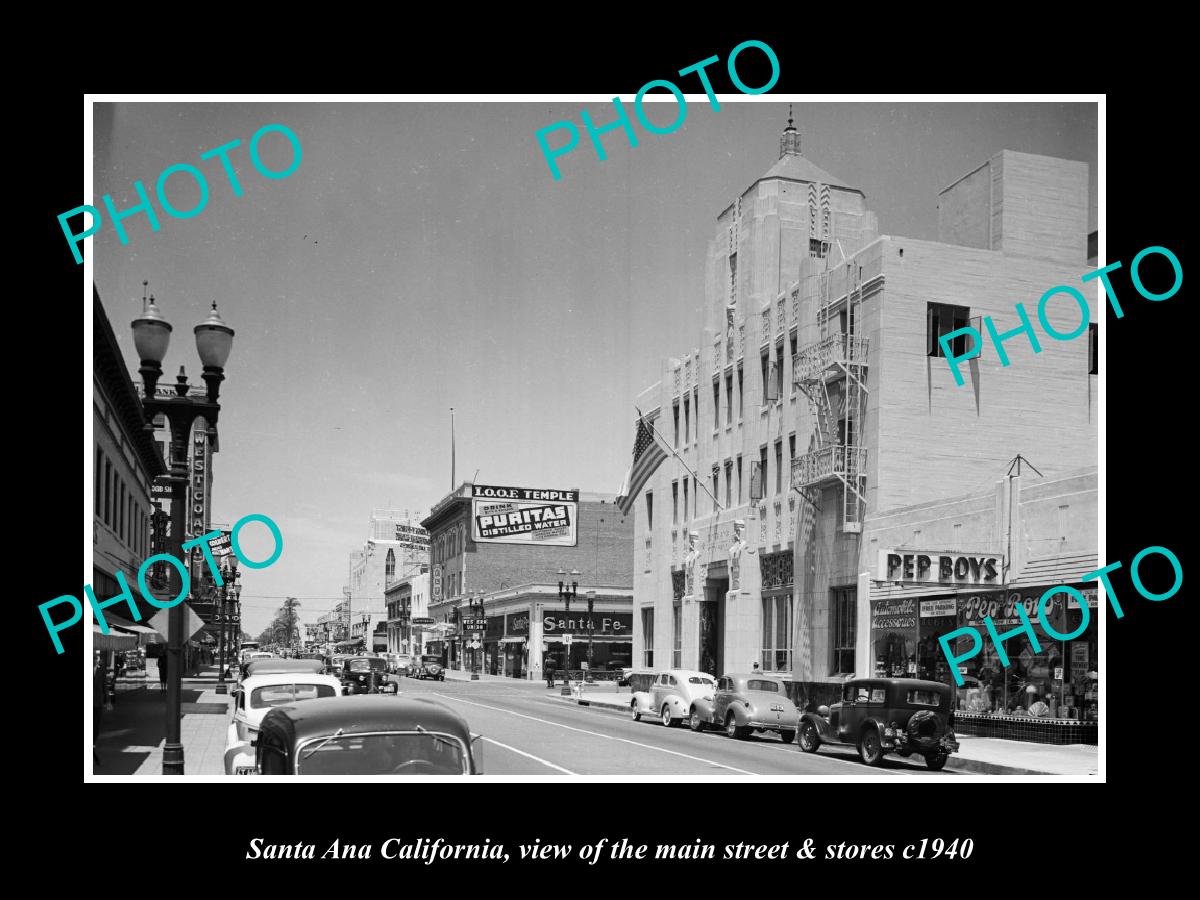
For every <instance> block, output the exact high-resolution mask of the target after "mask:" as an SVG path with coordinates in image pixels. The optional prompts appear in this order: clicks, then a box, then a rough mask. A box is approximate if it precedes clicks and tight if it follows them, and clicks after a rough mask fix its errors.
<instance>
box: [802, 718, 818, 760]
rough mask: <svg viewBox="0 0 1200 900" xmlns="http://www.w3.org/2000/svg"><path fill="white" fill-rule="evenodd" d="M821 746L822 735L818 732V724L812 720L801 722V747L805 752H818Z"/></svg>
mask: <svg viewBox="0 0 1200 900" xmlns="http://www.w3.org/2000/svg"><path fill="white" fill-rule="evenodd" d="M820 746H821V737H820V735H818V734H817V726H816V725H814V724H813V723H812V722H808V721H804V722H801V723H800V749H801V750H803V751H804V752H805V753H816V752H817V748H818V747H820Z"/></svg>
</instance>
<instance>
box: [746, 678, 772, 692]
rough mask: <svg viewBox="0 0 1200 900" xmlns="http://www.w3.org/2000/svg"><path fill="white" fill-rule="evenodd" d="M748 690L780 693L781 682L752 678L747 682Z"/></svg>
mask: <svg viewBox="0 0 1200 900" xmlns="http://www.w3.org/2000/svg"><path fill="white" fill-rule="evenodd" d="M746 690H748V691H767V692H768V693H771V694H778V693H779V684H778V682H775V681H768V680H767V679H765V678H751V679H750V680H749V681H747V682H746Z"/></svg>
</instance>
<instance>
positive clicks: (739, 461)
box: [737, 455, 745, 506]
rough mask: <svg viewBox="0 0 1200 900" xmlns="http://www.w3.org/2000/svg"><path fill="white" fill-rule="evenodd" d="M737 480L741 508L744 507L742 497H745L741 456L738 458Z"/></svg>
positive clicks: (738, 499)
mask: <svg viewBox="0 0 1200 900" xmlns="http://www.w3.org/2000/svg"><path fill="white" fill-rule="evenodd" d="M737 479H738V493H737V502H738V506H741V505H742V497H744V496H745V495H744V494H743V493H742V457H741V456H740V455H739V456H738V458H737Z"/></svg>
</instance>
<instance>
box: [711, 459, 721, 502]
mask: <svg viewBox="0 0 1200 900" xmlns="http://www.w3.org/2000/svg"><path fill="white" fill-rule="evenodd" d="M720 496H721V464H720V463H713V467H712V511H713V512H714V513H715V512H716V511H717V498H718V497H720Z"/></svg>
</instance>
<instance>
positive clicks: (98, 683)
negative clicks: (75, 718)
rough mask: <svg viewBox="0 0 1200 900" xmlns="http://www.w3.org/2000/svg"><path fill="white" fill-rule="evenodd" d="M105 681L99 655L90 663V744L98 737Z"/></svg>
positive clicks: (105, 690)
mask: <svg viewBox="0 0 1200 900" xmlns="http://www.w3.org/2000/svg"><path fill="white" fill-rule="evenodd" d="M106 682H107V679H106V678H105V677H104V667H103V666H102V665H100V658H99V654H97V655H96V658H95V659H94V660H93V662H92V743H93V744H95V743H96V739H97V738H98V737H99V736H100V718H101V715H102V714H103V713H104V701H105V700H106V699H107V697H108V685H107V683H106Z"/></svg>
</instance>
